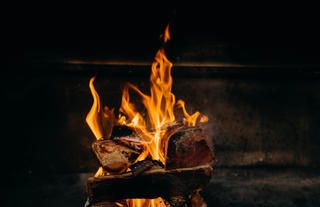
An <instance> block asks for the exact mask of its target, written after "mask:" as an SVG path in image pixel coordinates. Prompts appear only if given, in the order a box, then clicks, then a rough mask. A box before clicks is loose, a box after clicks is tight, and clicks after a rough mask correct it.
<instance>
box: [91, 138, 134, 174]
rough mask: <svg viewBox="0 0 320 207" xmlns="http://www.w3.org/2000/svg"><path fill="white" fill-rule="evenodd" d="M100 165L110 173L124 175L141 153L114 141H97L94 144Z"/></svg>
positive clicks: (93, 147)
mask: <svg viewBox="0 0 320 207" xmlns="http://www.w3.org/2000/svg"><path fill="white" fill-rule="evenodd" d="M92 149H93V151H94V153H95V154H96V156H97V158H98V160H99V162H100V164H101V165H102V167H103V168H104V169H106V170H107V171H108V172H110V173H116V174H119V173H122V172H124V171H125V170H126V169H128V167H129V166H130V165H131V164H133V163H134V161H135V160H136V159H137V157H138V156H139V152H137V151H135V150H133V149H130V148H128V147H126V146H123V145H121V144H118V143H116V142H114V141H112V140H103V141H96V142H94V143H93V144H92Z"/></svg>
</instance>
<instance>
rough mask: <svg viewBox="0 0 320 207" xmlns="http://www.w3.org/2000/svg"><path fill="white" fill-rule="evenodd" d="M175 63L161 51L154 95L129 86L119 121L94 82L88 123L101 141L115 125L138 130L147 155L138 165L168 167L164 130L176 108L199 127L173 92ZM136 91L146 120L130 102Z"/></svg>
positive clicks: (139, 205)
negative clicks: (147, 163)
mask: <svg viewBox="0 0 320 207" xmlns="http://www.w3.org/2000/svg"><path fill="white" fill-rule="evenodd" d="M161 37H162V38H163V41H164V43H166V42H167V41H168V40H170V33H169V25H168V26H167V27H166V29H165V32H164V34H163V35H161ZM171 69H172V63H171V62H170V61H169V60H168V59H167V57H166V55H165V51H164V48H161V49H159V50H158V52H157V53H156V55H155V58H154V62H153V63H152V66H151V75H150V95H146V94H144V93H143V92H141V91H140V90H139V89H138V88H137V87H136V86H134V85H132V84H130V83H127V84H126V85H125V87H124V89H123V95H122V101H121V107H120V109H119V112H120V114H119V118H118V119H116V118H115V116H114V109H111V110H110V109H109V108H108V107H104V108H102V106H101V102H100V97H99V95H98V93H97V91H96V90H95V88H94V86H93V81H94V79H95V77H93V78H91V80H90V84H89V87H90V90H91V93H92V96H93V105H92V108H91V110H90V112H89V113H88V115H87V118H86V121H87V123H88V125H89V127H90V129H91V130H92V132H93V133H94V135H95V137H96V139H97V140H100V139H103V138H104V137H106V138H107V137H109V136H110V135H111V132H112V128H113V126H114V125H117V124H118V125H126V126H129V127H132V128H133V129H134V130H138V131H139V134H141V136H142V137H141V139H142V140H143V142H142V144H143V145H144V151H143V152H142V153H141V155H140V156H139V157H138V159H137V160H136V161H141V160H144V159H146V158H147V157H151V158H152V159H153V160H160V161H161V162H162V163H163V164H164V165H165V163H166V151H167V145H168V141H169V140H168V137H167V136H165V131H163V130H162V128H163V127H164V126H165V125H167V124H169V123H172V122H174V121H175V115H174V108H175V107H178V108H181V109H182V111H183V114H184V117H185V119H184V120H183V122H184V124H185V125H188V126H195V125H196V123H197V120H198V118H199V116H200V113H199V112H195V113H194V114H192V115H189V114H188V113H187V111H186V109H185V103H184V102H183V101H182V100H178V101H177V102H176V99H175V95H174V94H173V93H172V92H171V89H172V82H173V80H172V76H171ZM130 91H133V92H135V93H136V94H138V95H139V96H140V97H141V100H142V104H143V106H144V107H145V109H146V111H147V116H144V115H143V114H142V113H140V112H139V111H138V110H137V107H136V106H135V104H134V103H132V102H131V101H130V95H129V92H130ZM207 120H208V117H206V116H202V117H201V118H200V122H205V121H207ZM103 174H104V173H103V169H99V171H98V172H97V174H96V176H101V175H103ZM127 205H128V206H130V207H160V206H165V204H164V201H163V199H162V198H157V199H128V200H127Z"/></svg>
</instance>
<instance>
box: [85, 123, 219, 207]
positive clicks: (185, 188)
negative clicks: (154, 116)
mask: <svg viewBox="0 0 320 207" xmlns="http://www.w3.org/2000/svg"><path fill="white" fill-rule="evenodd" d="M163 130H165V131H166V135H165V136H167V138H169V143H168V149H167V162H166V166H163V165H162V163H161V162H159V161H155V160H144V161H141V162H137V163H135V164H133V163H134V162H135V160H136V159H137V157H138V156H139V154H140V153H141V152H142V150H143V145H142V144H141V143H140V141H141V138H140V136H139V132H137V131H134V130H133V129H131V128H129V127H126V126H115V128H114V130H113V132H112V135H111V137H110V138H109V139H108V140H103V141H96V142H94V143H93V144H92V148H93V151H94V153H95V154H96V156H97V158H98V160H99V162H100V163H101V165H102V166H103V168H104V169H105V170H107V171H108V172H110V173H111V175H108V176H100V177H91V178H89V179H88V182H87V191H88V196H89V203H90V204H91V205H92V206H101V207H102V206H116V205H114V202H116V201H118V202H119V201H121V200H122V201H123V200H124V199H130V198H145V199H148V198H150V199H151V198H157V197H162V198H164V199H165V200H166V201H167V202H168V203H169V204H170V206H172V207H180V206H181V207H183V206H184V207H186V206H189V207H205V206H206V204H205V203H204V201H203V199H202V198H201V196H200V194H199V191H200V190H201V189H202V188H203V187H205V186H206V185H207V184H208V183H209V181H210V178H211V176H212V173H213V169H212V167H211V165H212V161H213V159H214V157H213V152H212V149H211V147H210V146H209V145H208V142H207V140H208V137H207V136H206V135H205V133H204V131H203V129H202V128H201V127H187V126H184V125H183V124H181V123H177V122H174V123H171V124H169V125H167V126H165V127H164V128H163ZM128 167H129V168H130V169H131V171H130V172H125V171H126V170H127V169H128ZM124 206H125V205H124Z"/></svg>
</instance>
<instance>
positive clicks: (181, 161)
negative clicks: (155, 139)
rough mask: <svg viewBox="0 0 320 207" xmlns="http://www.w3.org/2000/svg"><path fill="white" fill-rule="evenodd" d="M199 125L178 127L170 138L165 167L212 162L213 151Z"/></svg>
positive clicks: (192, 165) (184, 166)
mask: <svg viewBox="0 0 320 207" xmlns="http://www.w3.org/2000/svg"><path fill="white" fill-rule="evenodd" d="M207 139H208V137H207V136H206V135H205V133H204V132H203V129H202V128H201V127H183V128H179V129H178V131H176V132H175V133H174V134H173V135H172V136H171V138H170V140H169V143H168V151H167V162H166V168H167V169H174V168H186V167H194V166H198V165H203V164H207V163H210V164H211V163H212V162H213V151H212V150H211V148H210V147H209V145H208V142H207Z"/></svg>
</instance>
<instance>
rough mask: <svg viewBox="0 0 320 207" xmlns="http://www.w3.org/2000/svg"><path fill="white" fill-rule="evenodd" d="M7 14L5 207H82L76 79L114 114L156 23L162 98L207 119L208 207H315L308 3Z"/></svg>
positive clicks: (145, 58) (315, 47)
mask: <svg viewBox="0 0 320 207" xmlns="http://www.w3.org/2000/svg"><path fill="white" fill-rule="evenodd" d="M7 11H8V14H7V15H5V18H4V20H5V23H4V25H3V29H2V33H3V34H4V38H3V48H2V49H3V50H4V51H5V54H6V57H7V60H6V64H5V67H4V69H3V70H2V77H3V78H2V81H1V93H2V97H3V99H2V100H3V101H2V103H3V105H4V106H3V111H2V115H3V120H4V122H5V123H4V124H3V125H2V127H3V130H2V134H3V135H2V141H3V143H2V146H3V149H2V150H1V157H2V158H3V161H2V166H4V167H3V169H2V171H1V173H2V174H3V176H4V178H7V179H6V180H5V182H4V185H3V186H2V188H1V192H2V193H4V195H6V196H3V197H4V198H3V201H2V202H3V203H4V206H20V205H24V206H37V205H39V206H57V205H59V206H64V205H65V206H79V205H83V203H84V201H85V197H86V195H85V186H84V185H85V182H86V178H87V177H88V176H89V175H92V173H94V171H95V170H96V169H97V167H98V163H97V161H96V159H95V157H94V155H93V153H92V152H91V149H90V144H91V142H92V141H93V140H94V137H93V135H92V133H91V131H90V129H89V128H88V127H87V125H86V123H85V116H86V114H87V113H88V111H89V110H90V107H91V105H92V97H91V95H90V91H89V88H88V83H89V79H90V77H92V76H93V75H97V80H96V82H95V84H96V88H97V90H98V91H99V93H100V96H101V99H102V102H103V105H108V106H110V107H115V108H116V109H117V108H118V107H119V105H120V101H121V87H122V86H123V84H124V83H125V82H126V81H129V82H131V83H133V84H135V85H137V86H138V87H139V88H141V89H142V90H143V91H144V92H146V93H147V92H148V87H149V86H148V77H149V70H150V69H149V65H150V63H151V61H152V60H153V57H154V54H155V53H156V51H157V50H158V48H159V47H160V46H161V44H162V43H161V41H160V38H159V35H160V34H161V33H162V32H163V30H164V29H165V27H166V25H167V24H168V22H170V31H171V34H172V40H171V41H169V42H168V44H167V45H166V52H167V55H168V57H169V59H170V60H172V61H173V63H174V68H173V71H172V75H173V78H174V83H173V92H174V93H175V94H176V96H177V99H183V100H185V101H186V103H187V105H186V107H187V110H189V111H195V110H199V111H200V112H203V113H204V114H207V115H208V116H209V118H210V122H209V130H208V135H209V137H211V138H212V140H213V142H214V143H215V147H216V152H215V153H216V157H217V161H216V163H215V164H214V167H215V169H216V174H215V175H216V177H215V179H214V180H213V182H212V183H211V184H210V185H209V187H208V189H207V190H206V191H205V193H204V197H205V199H206V200H207V203H208V204H209V206H211V205H213V204H214V205H215V206H219V205H220V206H228V205H230V206H231V205H232V206H241V205H242V206H243V205H251V206H252V205H265V206H284V205H285V206H317V204H319V200H318V199H317V198H318V197H319V192H320V190H319V189H320V188H319V186H320V184H319V183H320V181H319V174H320V173H319V171H318V170H317V168H318V167H319V166H320V162H319V159H318V157H319V156H320V144H319V140H320V139H319V136H320V131H319V124H320V120H319V117H320V114H319V112H320V110H319V106H320V95H319V89H320V84H319V83H320V81H319V74H320V67H319V55H320V54H319V46H320V41H319V31H318V25H319V23H318V19H319V12H318V11H317V7H316V5H309V4H307V3H304V4H294V3H292V2H290V4H285V3H283V4H279V3H274V4H271V3H269V4H262V3H259V5H253V4H251V5H244V4H243V3H241V4H235V3H226V4H221V3H213V4H207V5H205V4H200V3H194V2H193V3H192V4H190V5H170V4H169V5H166V4H165V3H159V5H137V4H136V5H125V4H124V3H123V4H122V5H111V4H110V5H88V4H81V3H76V4H73V5H66V4H60V3H52V4H47V5H39V4H32V3H29V2H28V4H26V5H23V4H19V5H13V6H11V7H10V8H8V10H7ZM72 61H73V62H72ZM79 61H80V63H79ZM81 61H82V62H81ZM95 61H105V62H99V64H95ZM110 62H113V64H110ZM128 62H129V65H128ZM140 63H142V64H140ZM249 181H250V182H249ZM279 195H280V196H279ZM13 201H14V202H13Z"/></svg>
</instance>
